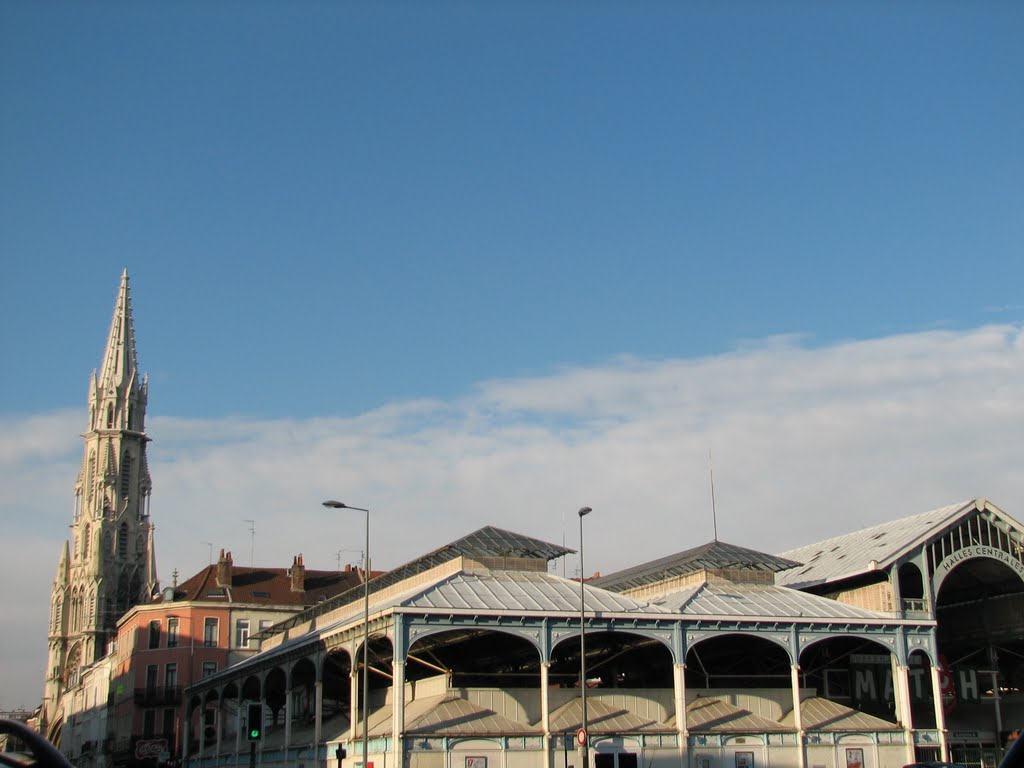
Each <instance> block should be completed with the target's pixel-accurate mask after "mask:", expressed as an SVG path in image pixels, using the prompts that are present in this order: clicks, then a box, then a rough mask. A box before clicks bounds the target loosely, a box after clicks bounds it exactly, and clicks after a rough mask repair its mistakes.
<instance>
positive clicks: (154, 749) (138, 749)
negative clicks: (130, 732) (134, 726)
mask: <svg viewBox="0 0 1024 768" xmlns="http://www.w3.org/2000/svg"><path fill="white" fill-rule="evenodd" d="M166 751H167V739H139V740H138V741H137V742H135V757H136V758H137V759H139V760H147V759H152V760H155V759H157V758H158V757H160V754H161V753H163V752H166Z"/></svg>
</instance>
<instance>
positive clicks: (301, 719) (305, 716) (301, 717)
mask: <svg viewBox="0 0 1024 768" xmlns="http://www.w3.org/2000/svg"><path fill="white" fill-rule="evenodd" d="M290 690H291V700H292V708H291V717H292V723H293V727H295V726H296V725H299V726H301V725H312V724H313V721H314V718H315V716H316V665H315V664H313V662H312V660H311V659H299V660H298V661H297V662H295V664H294V665H293V666H292V671H291V686H290Z"/></svg>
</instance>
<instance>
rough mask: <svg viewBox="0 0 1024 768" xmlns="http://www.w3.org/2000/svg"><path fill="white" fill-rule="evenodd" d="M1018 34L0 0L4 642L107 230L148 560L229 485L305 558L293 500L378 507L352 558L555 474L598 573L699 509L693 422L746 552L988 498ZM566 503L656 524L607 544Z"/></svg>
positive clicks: (62, 521)
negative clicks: (365, 540) (130, 343)
mask: <svg viewBox="0 0 1024 768" xmlns="http://www.w3.org/2000/svg"><path fill="white" fill-rule="evenodd" d="M1022 37H1024V6H1021V4H1019V3H1010V2H1005V3H988V2H979V3H971V4H959V3H943V2H938V3H923V2H893V3H881V2H878V3H832V4H819V3H811V2H785V3H783V2H779V3H752V2H751V3H739V2H732V3H731V2H724V3H710V2H707V3H697V2H692V3H687V2H682V3H667V2H649V3H639V4H636V3H614V2H598V3H567V2H566V3H550V4H545V3H529V2H527V3H514V4H513V3H487V4H473V3H468V2H466V3H463V2H450V3H338V4H335V3H309V2H306V3H303V2H300V3H288V4H285V3H261V2H256V3H226V2H221V3H200V2H183V3H148V4H132V3H127V2H123V3H122V2H118V3H90V4H75V3H70V2H65V3H50V4H37V3H27V2H25V3H23V2H10V3H5V4H3V5H0V98H2V103H3V104H4V108H3V118H2V119H0V253H2V255H3V260H2V273H0V274H2V276H3V280H2V285H3V287H4V291H3V301H2V302H0V329H2V330H0V334H2V336H0V338H2V341H3V353H4V358H5V360H6V364H5V375H4V376H2V377H0V403H2V405H0V425H3V427H4V430H3V431H4V433H5V436H4V438H3V439H2V442H0V480H2V483H0V485H2V486H3V487H4V488H5V490H4V491H3V493H2V494H0V511H2V513H3V515H4V518H5V520H8V521H9V529H10V530H12V531H13V533H10V534H9V535H11V536H16V538H17V541H18V542H19V543H20V545H19V549H20V552H19V557H20V558H23V560H20V559H15V560H12V561H11V562H9V563H7V564H5V566H4V568H5V569H9V570H5V572H4V573H3V574H0V576H3V577H4V578H0V583H2V582H9V581H11V579H10V578H8V576H10V575H11V574H14V573H22V572H23V571H22V570H19V569H29V570H31V572H32V573H34V574H36V575H35V576H34V577H33V579H31V580H26V579H23V578H19V579H18V581H19V583H21V584H25V583H27V581H30V582H31V583H32V584H33V585H35V586H34V587H33V588H32V589H28V590H26V591H25V592H24V593H23V594H19V595H17V596H15V595H13V594H8V595H4V596H3V597H4V604H5V605H12V606H13V605H15V603H16V604H17V606H18V610H17V612H16V613H17V615H19V616H23V621H24V623H25V625H26V627H28V628H30V629H31V628H34V634H33V631H26V634H25V637H24V638H21V639H18V640H17V641H16V640H14V639H11V638H4V639H2V640H0V642H3V643H8V644H13V643H15V642H18V643H19V645H18V646H17V647H14V646H13V645H11V646H10V647H9V648H8V649H7V651H6V652H4V653H0V656H2V655H10V654H12V653H14V652H15V651H17V652H25V653H29V652H30V651H29V650H28V649H32V650H31V653H33V654H36V655H38V653H37V651H36V650H35V649H36V648H38V647H43V646H44V645H45V641H43V640H42V639H41V638H43V636H44V635H45V614H46V609H45V601H46V595H47V594H48V592H49V585H50V579H52V573H53V567H54V566H55V565H56V559H57V554H58V551H59V546H60V542H61V540H62V537H63V536H65V535H66V533H65V532H66V527H65V526H66V525H67V523H68V522H69V520H70V514H71V506H70V498H71V489H72V486H73V483H74V477H75V475H76V473H77V469H78V464H79V462H80V460H81V443H80V439H79V438H78V433H79V432H80V431H81V430H82V429H83V428H84V423H85V419H84V410H85V398H86V386H87V383H88V375H89V372H90V371H91V370H92V369H94V368H96V367H97V366H98V365H99V363H100V355H101V352H102V347H103V342H104V340H105V338H106V331H107V327H108V324H109V321H110V315H111V311H112V309H113V302H114V297H115V293H116V288H117V283H118V278H119V276H120V274H121V270H122V269H123V268H124V267H127V268H128V269H129V272H130V274H131V277H132V294H133V299H134V304H135V321H136V331H137V336H138V339H139V357H140V363H141V366H142V368H143V370H144V371H148V372H149V374H150V378H151V405H150V409H149V422H148V428H149V433H150V434H151V436H152V437H153V438H154V443H153V445H152V447H151V453H150V461H151V465H152V468H153V469H152V471H153V475H154V483H155V486H156V490H155V492H154V502H153V503H154V517H155V519H156V521H157V525H158V534H157V547H158V564H159V566H160V568H161V576H162V578H163V579H164V581H165V582H166V581H169V578H170V577H169V571H170V570H171V569H172V568H177V569H179V571H180V573H181V574H182V576H183V577H184V576H187V575H189V574H191V573H192V572H194V570H195V569H197V568H198V567H201V566H202V565H204V564H205V562H206V560H207V552H208V549H209V546H210V545H211V544H215V545H216V546H217V547H218V548H219V547H220V546H229V547H233V548H234V549H235V551H236V553H237V552H243V553H245V552H248V545H249V539H248V529H247V526H244V525H243V524H242V523H241V522H240V521H241V520H243V519H249V518H255V519H257V521H258V522H257V528H258V538H257V548H256V549H257V553H258V555H262V556H263V557H264V558H266V559H265V560H263V562H264V564H267V565H271V564H274V563H276V562H278V561H280V564H281V565H282V566H283V565H287V563H288V562H290V557H291V556H292V555H293V554H295V553H296V552H298V551H305V552H306V558H305V559H306V562H307V564H309V565H310V566H311V567H330V566H331V565H333V563H334V560H335V557H336V549H337V546H335V549H334V550H332V549H331V545H326V544H323V543H322V542H318V541H310V539H311V538H313V537H310V536H309V535H308V531H309V530H311V529H310V528H303V527H302V523H306V522H308V525H309V526H314V527H317V530H319V529H320V528H322V526H323V522H322V521H323V518H322V517H320V518H315V517H314V518H310V519H309V520H308V521H306V517H305V515H306V514H307V512H308V513H309V514H312V512H316V514H322V513H321V512H320V511H319V510H317V509H316V507H318V504H319V500H320V499H321V498H323V497H324V496H328V497H340V498H343V499H344V498H346V496H348V498H347V499H346V500H347V501H349V502H350V503H353V504H358V505H360V506H363V505H370V506H373V507H375V508H378V507H379V508H382V509H390V510H391V511H390V512H388V513H386V514H384V513H382V514H384V522H381V523H380V525H381V526H382V529H383V530H384V531H394V530H396V529H397V527H400V528H402V529H403V530H406V535H405V536H404V537H403V536H400V535H391V534H387V535H385V534H382V541H381V544H380V546H381V551H380V553H379V558H378V560H379V561H380V562H381V563H382V564H385V565H387V564H391V565H393V564H397V563H398V562H401V561H403V559H408V558H409V557H412V556H414V555H415V554H418V553H419V551H421V550H422V548H424V547H433V546H437V545H440V544H442V543H444V541H447V540H450V539H451V538H455V537H456V536H459V535H462V534H464V533H466V532H468V531H469V530H471V529H472V528H473V527H477V526H479V525H483V524H488V523H491V524H496V525H501V526H503V527H509V528H514V529H517V530H521V531H522V532H524V533H528V534H531V535H538V536H542V537H548V538H551V539H553V540H560V536H561V535H562V529H561V522H560V515H561V514H562V512H563V511H564V510H565V509H568V510H569V511H570V512H572V511H573V510H575V509H576V508H577V507H579V506H580V505H582V504H589V505H591V506H593V507H594V509H595V515H594V516H593V517H592V518H588V524H589V525H591V526H592V527H593V528H594V533H593V535H592V538H591V536H590V535H588V558H587V559H588V565H589V564H590V563H594V564H595V568H603V569H604V570H611V569H612V568H615V567H622V566H625V565H627V564H629V563H630V562H631V561H632V562H635V560H636V559H637V558H642V557H646V556H651V557H653V556H658V555H663V554H666V550H665V548H664V547H666V546H669V547H670V548H669V550H668V551H675V550H678V549H683V548H686V547H688V546H693V545H695V544H697V543H701V542H702V541H703V540H706V538H708V537H709V536H710V525H709V524H708V522H707V515H706V506H707V472H706V470H707V467H706V463H707V452H708V449H709V448H713V449H714V453H715V476H716V479H717V480H719V482H720V483H721V484H722V487H721V488H719V489H718V494H717V498H718V501H719V503H720V509H722V512H723V520H722V522H721V530H722V532H723V537H725V538H730V537H731V538H732V540H734V541H736V543H739V544H745V545H748V546H754V545H761V546H764V547H765V548H766V549H769V550H770V551H779V550H781V549H784V548H785V547H786V546H788V545H789V544H790V543H792V544H793V545H795V544H798V543H804V542H803V541H796V540H795V538H796V537H798V536H821V537H824V536H826V535H834V534H836V533H841V532H843V530H845V529H846V527H849V526H853V525H866V524H871V523H873V522H879V521H881V520H883V519H889V518H891V517H893V516H894V515H896V514H900V513H904V512H905V513H906V514H911V513H914V512H919V511H922V510H923V509H927V508H929V507H930V506H939V505H941V504H946V503H951V502H953V501H956V500H958V499H960V498H966V497H968V496H973V495H976V494H988V495H989V496H990V498H992V499H993V500H994V501H995V502H996V503H997V504H1000V505H1001V506H1002V507H1003V508H1004V509H1006V510H1007V511H1008V512H1010V513H1011V514H1017V515H1018V516H1022V515H1024V506H1022V505H1024V483H1022V482H1021V478H1020V476H1019V472H1018V470H1017V468H1018V467H1019V466H1021V463H1022V462H1021V459H1022V458H1024V457H1022V455H1021V448H1020V445H1019V435H1020V434H1021V431H1020V430H1021V427H1022V426H1024V413H1022V408H1021V405H1020V401H1021V385H1020V384H1019V381H1020V379H1019V378H1018V376H1019V375H1020V373H1021V372H1022V371H1024V360H1022V357H1024V351H1022V349H1024V343H1022V336H1021V333H1020V330H1021V323H1022V318H1024V301H1022V299H1021V286H1022V285H1024V258H1022V256H1024V254H1022V243H1024V215H1022V212H1024V151H1022V150H1024V146H1022V145H1024V48H1022V46H1021V45H1020V40H1021V39H1022ZM602 505H603V508H604V509H611V508H614V509H617V510H622V509H624V508H628V507H630V506H637V507H640V508H643V509H644V510H646V512H645V514H647V515H649V518H648V519H647V520H646V521H645V525H648V526H650V527H651V528H652V529H655V530H660V528H661V527H664V526H672V525H676V524H677V523H678V521H680V520H686V521H687V522H686V525H685V526H684V527H683V528H682V529H681V530H680V531H679V532H678V535H675V536H674V537H673V542H678V545H677V546H674V547H672V546H670V545H669V544H667V543H663V542H662V541H660V540H659V537H657V536H651V537H650V541H646V542H637V545H636V547H635V551H633V552H630V553H628V554H625V553H623V552H622V551H621V547H618V546H617V544H618V543H619V542H620V541H621V537H622V531H621V530H618V529H616V526H614V525H612V524H611V523H610V522H609V523H607V524H606V526H607V527H606V528H605V530H604V531H602V530H601V528H602V523H601V515H600V514H599V513H600V512H601V511H602ZM527 509H529V510H531V511H529V512H527V511H525V510H527ZM822 509H828V511H829V514H828V515H824V516H822V515H820V511H821V510H822ZM285 510H286V511H285ZM300 510H305V511H300ZM559 510H561V511H559ZM681 510H686V512H685V514H684V513H683V512H681ZM282 515H287V517H288V521H289V522H288V524H287V525H285V523H283V522H282ZM389 515H390V517H389ZM691 515H692V519H691ZM730 515H731V517H730ZM634 517H635V514H634ZM810 518H814V519H815V520H817V522H815V523H812V524H808V522H807V521H808V519H810ZM819 518H820V519H819ZM606 519H609V518H606ZM730 520H731V522H730ZM836 520H845V521H849V525H848V526H846V527H844V528H843V529H842V530H836V529H835V525H836V522H835V521H836ZM388 521H390V522H388ZM339 525H340V529H339V534H338V535H339V536H341V537H349V538H351V539H352V540H353V541H356V542H358V540H359V538H360V536H361V534H360V533H359V531H358V530H357V529H356V530H352V531H348V529H347V527H346V525H347V523H342V524H339ZM284 528H287V529H288V530H287V531H284V530H282V529H284ZM303 530H305V531H307V535H306V536H305V537H302V536H301V535H299V534H301V532H302V531H303ZM296 531H297V532H298V533H295V532H296ZM293 533H294V535H293ZM748 537H749V538H748ZM591 542H593V543H591ZM569 543H570V544H571V543H572V542H569ZM591 547H593V548H594V549H593V551H594V554H591ZM354 557H357V555H356V556H351V557H349V559H354ZM237 559H239V558H238V556H237V555H236V560H237ZM257 559H261V558H260V557H259V556H258V557H257ZM571 568H572V566H571V565H570V566H569V569H570V570H571ZM40 597H41V601H42V606H41V607H40V605H39V602H40ZM11 610H12V611H13V610H14V609H13V608H12V609H11ZM3 650H4V649H3V648H0V651H3ZM44 664H45V658H42V659H40V660H39V663H38V674H36V673H35V672H34V671H33V668H32V667H31V665H21V666H22V667H23V668H26V669H27V670H28V671H27V672H24V671H23V670H22V669H19V670H4V675H3V677H4V679H8V678H7V675H10V676H12V678H13V676H14V675H18V676H19V677H18V680H17V683H18V684H17V685H13V684H12V685H11V686H10V687H9V688H8V686H6V685H5V686H2V687H0V697H2V699H0V704H3V705H8V706H14V705H17V704H19V703H32V702H31V701H30V700H31V698H32V696H38V692H39V691H41V676H42V669H43V666H44ZM3 688H8V690H10V691H17V692H18V696H17V698H15V694H13V693H8V690H3ZM8 699H10V700H8Z"/></svg>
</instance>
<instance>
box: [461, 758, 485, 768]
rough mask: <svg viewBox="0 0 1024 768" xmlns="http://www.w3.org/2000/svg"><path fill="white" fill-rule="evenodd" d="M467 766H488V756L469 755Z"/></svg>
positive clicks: (472, 767) (471, 767)
mask: <svg viewBox="0 0 1024 768" xmlns="http://www.w3.org/2000/svg"><path fill="white" fill-rule="evenodd" d="M466 768H487V758H486V757H467V758H466Z"/></svg>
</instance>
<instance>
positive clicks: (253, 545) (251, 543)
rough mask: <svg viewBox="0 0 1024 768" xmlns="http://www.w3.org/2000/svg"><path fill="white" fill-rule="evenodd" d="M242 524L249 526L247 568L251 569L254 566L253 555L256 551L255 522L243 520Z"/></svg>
mask: <svg viewBox="0 0 1024 768" xmlns="http://www.w3.org/2000/svg"><path fill="white" fill-rule="evenodd" d="M242 522H243V523H248V524H249V567H250V568H251V567H252V566H253V565H254V563H253V553H254V552H255V551H256V521H255V520H243V521H242Z"/></svg>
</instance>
